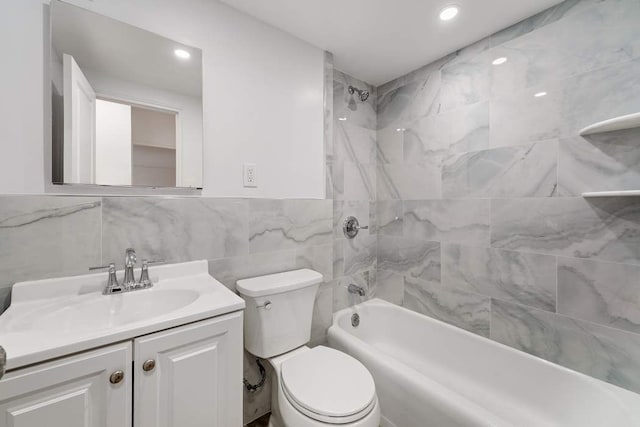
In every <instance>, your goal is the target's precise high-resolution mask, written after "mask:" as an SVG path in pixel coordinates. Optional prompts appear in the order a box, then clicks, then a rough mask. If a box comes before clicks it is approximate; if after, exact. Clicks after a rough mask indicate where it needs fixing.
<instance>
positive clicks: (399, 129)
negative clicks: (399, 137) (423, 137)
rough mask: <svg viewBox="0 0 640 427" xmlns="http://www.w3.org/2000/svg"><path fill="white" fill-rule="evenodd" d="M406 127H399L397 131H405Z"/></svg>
mask: <svg viewBox="0 0 640 427" xmlns="http://www.w3.org/2000/svg"><path fill="white" fill-rule="evenodd" d="M405 130H406V129H405V128H398V129H396V132H404V131H405Z"/></svg>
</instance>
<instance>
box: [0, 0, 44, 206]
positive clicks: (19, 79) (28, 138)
mask: <svg viewBox="0 0 640 427" xmlns="http://www.w3.org/2000/svg"><path fill="white" fill-rule="evenodd" d="M0 40H2V51H3V52H2V66H1V67H0V77H1V78H0V94H2V96H0V194H7V193H42V192H43V191H44V159H43V156H44V154H43V153H44V143H43V138H44V133H43V129H44V111H43V106H44V103H43V100H44V76H43V69H44V63H43V61H44V56H43V50H42V40H43V6H42V2H41V1H38V0H2V2H1V3H0Z"/></svg>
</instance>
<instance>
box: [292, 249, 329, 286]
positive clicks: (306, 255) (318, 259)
mask: <svg viewBox="0 0 640 427" xmlns="http://www.w3.org/2000/svg"><path fill="white" fill-rule="evenodd" d="M296 268H309V269H311V270H315V271H317V272H318V273H320V274H322V277H323V278H324V281H325V282H329V281H331V280H332V279H333V244H331V243H329V244H327V245H322V246H307V247H304V248H298V249H296Z"/></svg>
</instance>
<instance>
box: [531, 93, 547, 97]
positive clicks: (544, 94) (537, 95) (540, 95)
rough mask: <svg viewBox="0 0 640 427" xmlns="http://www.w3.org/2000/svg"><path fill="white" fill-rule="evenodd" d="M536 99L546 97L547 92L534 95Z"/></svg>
mask: <svg viewBox="0 0 640 427" xmlns="http://www.w3.org/2000/svg"><path fill="white" fill-rule="evenodd" d="M533 96H535V97H536V98H542V97H543V96H547V92H538V93H536V94H535V95H533Z"/></svg>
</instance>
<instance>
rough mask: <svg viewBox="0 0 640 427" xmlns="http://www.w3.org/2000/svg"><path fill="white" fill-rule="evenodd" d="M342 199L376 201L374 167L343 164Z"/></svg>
mask: <svg viewBox="0 0 640 427" xmlns="http://www.w3.org/2000/svg"><path fill="white" fill-rule="evenodd" d="M344 199H345V200H376V166H375V164H364V163H355V162H344Z"/></svg>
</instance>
